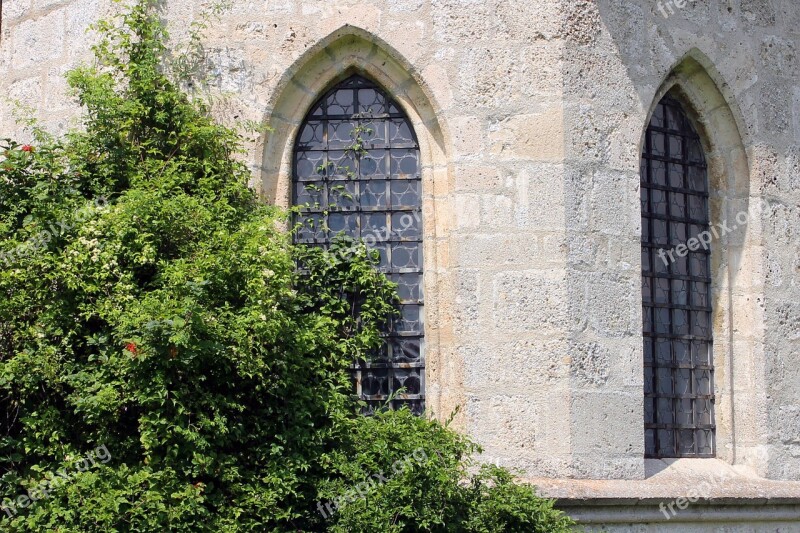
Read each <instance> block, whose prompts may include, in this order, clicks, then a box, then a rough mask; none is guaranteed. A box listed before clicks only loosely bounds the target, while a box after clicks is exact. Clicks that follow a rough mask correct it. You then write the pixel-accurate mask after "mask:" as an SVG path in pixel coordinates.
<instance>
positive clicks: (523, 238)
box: [0, 0, 800, 531]
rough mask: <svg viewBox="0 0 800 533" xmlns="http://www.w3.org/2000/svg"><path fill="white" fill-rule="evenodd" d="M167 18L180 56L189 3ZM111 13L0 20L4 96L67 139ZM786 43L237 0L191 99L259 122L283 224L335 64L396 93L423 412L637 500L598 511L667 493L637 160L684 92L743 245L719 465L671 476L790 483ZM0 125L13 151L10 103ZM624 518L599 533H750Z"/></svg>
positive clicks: (784, 35) (579, 1) (721, 405)
mask: <svg viewBox="0 0 800 533" xmlns="http://www.w3.org/2000/svg"><path fill="white" fill-rule="evenodd" d="M163 4H164V12H163V15H164V19H165V20H166V21H168V23H169V25H170V32H171V34H172V36H173V38H172V46H173V47H176V48H177V47H179V46H180V44H181V42H185V39H186V38H187V34H188V30H189V28H190V25H191V23H192V22H193V21H197V20H198V19H199V17H200V16H201V12H202V9H203V7H202V6H203V4H202V3H198V2H190V1H188V0H167V1H166V2H164V3H163ZM115 9H119V6H118V5H117V4H115V3H113V2H111V1H110V0H43V1H37V2H32V1H31V0H6V1H4V2H3V15H4V16H3V28H2V41H0V72H2V76H0V90H2V92H3V94H4V95H6V96H8V97H10V98H11V99H17V100H20V101H22V102H24V103H25V104H27V105H28V106H30V107H32V108H33V109H34V111H35V112H36V115H37V118H38V119H39V120H40V121H41V122H42V124H43V125H44V126H46V127H47V128H49V129H51V130H54V131H62V130H63V129H64V128H65V127H66V126H67V125H68V124H69V123H70V121H71V120H73V119H74V118H75V117H76V116H77V115H78V108H77V106H76V104H75V102H73V101H71V100H69V99H68V98H66V97H65V96H63V95H64V91H65V84H64V82H63V78H62V75H63V73H64V72H65V71H66V70H67V69H68V68H70V67H71V66H74V65H76V64H77V63H78V62H80V61H81V60H85V59H87V58H88V57H89V48H90V46H91V44H92V43H93V42H95V40H96V35H94V34H92V33H91V32H89V33H87V32H86V28H87V27H88V25H89V24H90V23H91V22H93V21H95V20H97V19H98V18H99V17H102V16H104V15H105V14H108V13H110V12H112V11H114V10H115ZM798 27H800V5H798V3H797V2H796V1H794V0H768V1H767V0H724V1H688V0H687V1H683V0H660V1H656V0H633V1H625V2H619V1H616V0H596V1H590V0H536V1H530V0H432V1H427V0H370V1H363V0H329V1H326V2H308V1H301V0H275V1H273V0H269V1H266V2H265V1H251V0H233V1H232V2H231V7H230V9H229V10H228V11H226V12H225V13H223V14H222V16H221V17H220V19H219V20H218V21H215V22H214V23H213V24H211V25H210V26H209V28H208V30H207V38H206V42H205V47H206V52H207V53H206V56H207V57H206V59H207V61H206V66H207V68H208V74H210V80H211V84H210V87H209V88H208V90H209V91H210V94H211V95H212V96H213V100H214V102H216V104H215V106H214V110H213V111H214V115H215V116H216V117H218V118H220V119H221V120H223V121H225V122H227V123H229V124H232V125H233V124H235V123H242V122H244V121H248V120H249V121H257V122H264V123H266V124H268V125H270V126H271V127H273V130H272V131H271V132H270V133H264V134H263V135H260V136H258V137H248V145H247V146H246V147H245V148H246V154H247V155H246V157H247V160H248V162H249V163H250V164H251V167H252V168H253V173H254V175H253V184H254V187H255V188H257V189H258V190H259V191H261V192H262V193H263V195H264V196H265V197H266V198H269V199H270V200H271V201H275V202H276V203H278V204H281V205H286V204H287V202H288V201H289V200H288V199H289V198H290V195H289V194H288V191H289V183H290V180H291V164H290V162H291V158H290V157H288V155H287V154H288V153H289V151H290V150H291V143H292V141H293V139H294V137H293V135H294V134H295V130H296V127H297V125H298V124H299V123H300V121H301V120H302V119H303V116H304V114H305V112H306V111H307V109H308V108H309V106H310V105H311V104H312V102H313V101H314V100H315V99H316V98H317V97H318V95H319V94H321V92H323V91H324V90H325V89H326V88H327V87H329V86H330V84H331V82H332V80H334V79H335V78H336V76H338V75H340V74H341V73H342V72H343V71H344V70H346V69H350V70H352V71H358V72H361V73H363V74H365V75H368V76H371V77H373V78H374V79H375V80H376V81H378V82H380V83H381V84H383V85H384V86H385V87H386V88H387V89H388V90H390V91H391V92H392V93H393V95H394V96H395V97H396V98H397V100H398V101H399V102H400V103H401V105H402V106H403V108H404V109H405V111H406V112H407V113H408V114H409V117H410V118H411V121H412V123H413V124H414V128H415V131H416V133H417V136H418V138H419V141H420V145H421V149H422V174H423V189H424V190H423V192H424V197H425V200H424V219H425V224H424V225H425V236H426V248H425V261H426V264H425V271H426V286H425V297H426V313H428V316H426V327H427V328H429V333H430V334H429V336H428V338H427V339H426V342H427V343H428V346H427V354H426V356H427V359H428V361H427V363H428V365H429V367H428V379H427V387H428V389H427V392H428V397H429V405H430V406H431V409H433V410H434V411H435V414H436V416H440V417H443V418H444V417H447V416H448V415H449V414H450V412H451V411H452V409H453V408H455V406H456V405H462V406H463V407H464V408H463V409H462V411H461V414H460V415H459V416H458V417H457V418H456V420H455V425H456V427H458V428H460V429H461V430H463V431H467V432H469V433H470V434H471V435H472V436H473V437H474V438H475V439H476V440H477V441H479V442H480V443H481V444H483V445H484V446H486V449H487V451H486V453H485V456H486V457H487V458H488V460H490V461H492V462H496V463H498V464H502V465H505V466H512V467H514V468H518V469H520V470H521V471H522V472H523V474H524V475H527V476H528V477H530V478H533V477H547V478H599V479H605V480H614V479H617V480H628V481H620V482H619V483H620V485H619V486H616V485H613V482H612V481H606V482H602V483H600V484H598V485H596V486H595V487H594V489H593V490H594V492H592V493H591V494H592V495H593V496H592V497H595V496H596V497H598V498H599V497H601V496H602V495H604V494H605V495H607V496H608V497H610V498H615V497H616V498H621V497H623V496H624V494H622V492H620V491H621V490H622V489H620V487H621V486H622V485H623V484H626V483H631V485H625V486H630V487H633V488H631V489H630V490H631V491H632V493H635V492H636V490H638V489H639V488H641V489H642V490H643V491H644V493H643V494H645V495H646V494H649V493H651V492H652V493H655V492H653V491H656V489H655V488H653V487H655V486H656V485H658V482H657V481H653V482H652V483H650V481H651V478H653V476H654V473H653V472H652V471H650V472H646V471H645V466H646V462H645V460H644V459H643V457H642V454H643V442H642V431H643V427H642V396H643V393H642V349H641V302H640V297H641V288H640V280H639V278H640V268H641V256H640V231H641V227H640V224H641V222H640V200H639V171H640V169H639V158H640V153H641V149H642V142H643V131H644V129H645V126H646V124H647V121H648V116H649V113H650V111H651V109H652V108H653V105H654V103H655V102H657V101H658V100H659V99H660V98H661V96H663V94H664V93H665V92H666V91H667V90H669V89H671V88H673V87H675V88H676V90H677V91H678V93H679V94H681V95H682V96H683V97H684V99H685V101H686V102H687V103H688V105H689V106H690V107H691V108H692V109H691V114H692V116H693V117H694V120H695V121H696V124H697V126H698V130H699V132H700V134H701V136H702V137H703V141H704V146H705V148H706V150H707V154H706V156H707V157H706V159H707V163H708V165H709V174H710V179H711V184H712V190H711V202H710V203H711V212H712V218H713V222H714V223H715V224H721V223H724V222H728V223H730V225H731V226H736V228H735V229H734V230H732V231H731V232H730V233H727V234H725V235H723V236H720V238H719V239H716V240H715V241H714V242H713V243H712V278H713V280H714V281H713V285H712V286H713V295H712V304H713V306H714V316H713V324H714V339H715V345H714V352H715V361H714V362H715V365H716V379H715V392H716V394H717V403H716V410H717V442H718V458H719V459H718V461H719V462H713V463H711V462H705V463H703V462H702V461H701V462H699V463H698V462H692V463H686V464H688V466H687V468H689V469H690V470H691V469H694V468H699V469H700V470H702V469H703V468H709V465H711V467H712V468H716V467H717V466H719V465H722V464H727V463H732V464H734V465H737V468H738V467H740V466H741V467H744V466H747V467H748V468H752V469H753V474H752V475H753V476H761V477H762V478H773V479H776V480H777V479H784V480H795V481H800V442H798V439H800V426H798V424H799V423H798V412H800V407H799V406H800V371H798V370H797V369H798V368H800V307H798V303H797V302H799V301H800V249H798V236H800V81H799V80H800V42H798V39H800V34H798V30H797V28H798ZM0 130H2V131H0V134H1V135H2V136H16V137H18V138H19V139H20V140H21V141H25V140H27V139H29V134H28V133H26V132H24V131H22V129H21V127H20V126H19V125H17V124H15V123H14V121H13V119H12V113H11V105H10V104H9V103H8V102H7V101H0ZM739 213H745V214H748V213H749V216H748V218H747V221H746V222H745V223H737V222H736V221H735V220H736V216H737V215H738V214H739ZM645 477H647V479H646V480H645V481H637V482H635V483H634V482H633V481H631V480H641V478H645ZM656 479H661V478H658V477H656ZM681 479H682V478H681V477H680V476H675V477H672V478H670V479H669V480H668V483H669V487H670V489H671V492H670V494H675V495H676V497H677V495H680V494H681V493H685V491H686V490H688V489H689V488H690V487H691V484H692V481H691V480H692V479H694V478H692V477H691V476H687V477H686V478H685V480H684V481H681ZM687 480H688V481H687ZM762 481H763V480H762ZM665 482H666V481H665ZM553 483H556V482H553ZM640 483H643V484H642V485H640ZM648 483H650V484H649V485H648ZM758 483H761V482H758ZM648 487H650V488H648ZM759 487H760V488H759V489H757V490H758V491H760V492H758V494H759V495H761V496H763V497H764V499H765V500H764V501H768V499H769V498H770V497H771V496H772V495H776V497H777V496H781V497H783V496H787V492H785V491H787V490H788V491H791V490H795V491H796V492H794V493H792V494H793V495H794V496H800V491H798V490H797V488H796V486H791V485H781V486H778V485H776V484H770V483H769V482H764V483H763V484H761V485H759ZM787 487H789V488H787ZM595 489H596V490H595ZM673 489H674V490H673ZM548 490H549V489H548ZM576 490H577V489H576ZM587 490H588V489H587ZM754 490H756V489H754ZM647 491H651V492H647ZM545 492H546V493H548V494H551V495H554V496H559V497H561V496H562V494H561V493H559V492H558V491H557V490H553V491H550V492H548V491H547V490H546V491H545ZM723 492H724V491H723ZM587 494H588V493H587ZM725 494H728V495H730V494H729V493H725ZM748 494H750V493H748ZM567 496H569V495H567ZM572 496H575V495H574V494H573V495H572ZM572 496H570V497H572ZM751 496H752V497H753V498H755V496H753V495H752V494H750V496H747V497H751ZM565 497H566V496H565ZM576 497H578V498H579V497H580V495H578V496H576ZM587 497H588V496H587ZM743 505H744V504H743ZM604 512H605V511H604ZM643 512H645V511H643ZM646 512H650V511H646ZM715 512H716V511H715ZM769 512H772V513H773V514H774V516H777V515H779V514H780V513H781V512H783V511H781V510H773V511H769ZM609 513H610V514H608V515H607V516H608V517H609V519H611V518H613V517H614V516H617V515H614V513H613V512H611V511H609ZM765 513H766V511H765ZM775 513H777V514H775ZM658 514H660V513H658V511H657V508H656V511H655V515H654V516H656V517H657V516H658ZM767 514H769V513H767ZM720 516H721V515H720ZM695 519H696V520H700V518H693V519H692V520H695ZM748 520H750V519H749V518H748ZM633 523H635V524H636V525H632V526H619V525H617V526H613V527H611V526H609V527H608V528H607V529H606V530H608V531H701V530H702V531H707V530H715V531H762V530H764V529H759V527H760V526H752V527H751V526H749V525H747V524H749V522H746V521H744V522H743V525H741V526H735V527H734V526H730V525H724V524H723V525H719V524H716V523H714V522H713V520H712V521H710V522H708V523H707V524H706V525H705V526H703V525H697V524H694V523H689V522H686V523H681V524H676V523H675V522H670V523H669V524H667V523H660V524H656V522H652V521H651V522H637V521H634V522H633ZM720 523H722V522H720ZM709 524H711V525H709ZM682 527H684V528H685V529H681V528H682ZM702 527H706V529H702ZM792 527H794V528H795V529H791V528H792ZM797 527H798V526H797V525H796V522H795V523H794V524H790V525H789V526H786V525H785V524H784V523H783V522H776V523H775V527H774V529H773V530H779V531H780V530H785V531H794V530H797ZM670 528H672V529H670ZM698 528H700V529H698ZM725 528H727V529H725ZM748 528H750V529H748ZM781 528H783V529H781ZM764 531H766V530H764Z"/></svg>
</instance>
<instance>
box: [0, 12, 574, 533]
mask: <svg viewBox="0 0 800 533" xmlns="http://www.w3.org/2000/svg"><path fill="white" fill-rule="evenodd" d="M100 29H101V30H102V31H103V32H104V34H105V36H106V37H105V39H104V40H103V42H102V43H101V44H100V45H99V46H97V47H96V50H95V51H96V54H97V58H98V66H96V67H91V68H90V67H85V68H81V69H78V70H75V71H73V72H71V73H70V75H69V83H70V85H71V87H72V88H73V89H74V92H75V95H76V97H77V99H78V100H79V102H80V103H81V104H82V105H83V106H84V108H85V111H86V115H85V116H86V121H85V125H84V128H83V129H82V130H81V131H75V132H72V133H70V134H68V135H66V136H64V137H62V138H50V137H48V136H47V135H46V134H44V133H43V132H41V131H39V130H36V131H35V138H36V142H35V144H34V145H25V146H20V145H19V144H17V143H15V142H13V141H11V140H7V141H5V143H4V145H3V146H2V149H3V150H4V156H5V157H4V159H3V161H2V163H0V234H1V235H2V238H0V254H2V255H0V263H3V265H2V269H0V402H1V403H2V407H3V410H4V412H5V415H6V418H5V419H4V420H3V421H2V427H0V431H1V432H2V433H1V434H0V469H1V470H0V481H2V497H3V498H4V502H3V503H4V505H5V507H4V508H3V510H2V513H0V518H1V519H2V526H3V530H7V531H42V530H54V531H136V532H151V531H152V532H161V531H193V532H194V531H214V532H216V531H259V532H260V531H288V530H293V531H322V530H327V529H330V530H334V531H372V530H387V531H502V530H507V531H565V530H566V529H567V528H568V527H569V520H568V519H566V518H564V517H563V516H562V515H560V513H558V512H555V511H553V510H552V507H551V504H550V503H549V502H547V501H544V500H541V499H539V498H537V497H536V496H535V495H534V493H533V491H532V489H530V488H528V487H525V486H518V485H514V484H513V483H512V480H511V477H510V476H509V474H508V473H506V472H504V471H502V470H498V469H489V470H484V471H482V472H481V473H479V474H477V475H473V476H470V475H469V473H468V472H467V471H466V465H467V458H468V456H469V455H470V454H471V453H472V452H473V451H474V450H475V447H474V445H472V444H471V443H470V442H469V441H468V440H467V439H465V438H464V437H461V436H459V435H457V434H456V433H454V432H452V431H450V430H448V429H447V428H445V427H443V426H442V425H441V424H439V423H437V422H433V421H428V420H425V419H423V418H418V417H414V416H412V415H411V414H410V413H408V412H407V411H400V412H382V413H378V414H377V415H376V416H374V417H370V418H366V417H360V416H358V415H357V414H356V413H357V412H358V406H357V405H356V403H355V401H354V400H353V399H352V398H351V397H350V387H351V385H350V382H349V378H348V375H347V373H346V368H347V366H348V365H349V364H350V362H352V360H353V359H354V358H355V357H364V356H365V354H366V353H368V352H370V351H371V350H373V349H374V348H375V347H376V346H378V344H379V343H380V336H379V331H380V328H381V327H382V325H383V322H384V321H385V320H386V317H387V316H389V314H390V313H391V312H392V309H393V304H394V302H395V298H396V296H395V292H394V287H393V285H392V284H391V283H389V282H388V281H387V280H386V278H384V277H383V276H382V275H380V274H378V273H377V271H376V270H375V269H374V268H373V266H372V265H373V262H374V260H375V257H374V256H373V255H372V254H371V253H369V252H368V251H367V250H366V249H365V248H363V247H355V248H352V249H350V251H349V253H347V254H343V253H342V254H340V253H328V252H323V251H320V250H314V249H308V248H303V247H295V246H293V245H292V244H291V241H290V237H289V235H288V233H287V232H286V231H285V229H284V228H285V227H286V220H287V218H286V217H285V215H284V214H283V213H281V212H279V211H278V210H277V209H275V208H274V207H270V206H267V205H264V204H262V203H260V202H259V201H258V199H257V198H256V197H255V195H254V194H253V192H252V191H251V190H250V189H249V188H248V186H247V182H248V180H249V179H250V173H249V171H248V169H247V167H246V165H244V164H243V163H242V162H240V161H239V159H237V154H238V146H239V141H240V139H239V137H238V136H237V134H236V133H235V132H233V131H232V130H230V129H228V128H225V127H223V126H220V125H218V124H216V123H214V122H213V121H212V120H211V119H210V118H209V117H208V113H207V109H206V108H205V107H204V106H203V105H202V104H201V103H199V102H196V101H193V100H191V99H189V98H188V97H187V96H186V95H185V94H184V93H182V92H181V91H180V90H179V89H177V88H176V86H175V85H174V84H173V83H171V82H170V80H169V78H168V77H167V76H166V75H165V74H164V72H163V64H164V63H163V58H164V56H165V52H166V50H165V47H164V45H163V41H164V38H165V35H164V30H163V28H162V27H161V25H160V23H159V22H158V19H157V17H156V16H155V14H154V7H153V3H152V2H151V1H144V0H143V1H141V2H139V3H137V4H135V5H134V6H133V7H132V8H131V9H130V10H129V11H128V12H126V13H125V15H124V16H123V18H122V24H120V25H118V26H117V25H114V24H112V23H102V24H101V25H100ZM412 450H413V451H416V452H417V453H416V456H413V455H412V457H415V458H416V457H419V458H420V460H419V461H416V460H415V462H408V461H406V462H404V463H403V465H407V468H404V469H398V473H397V474H396V475H394V476H393V477H392V478H391V479H387V481H386V482H385V483H383V484H381V485H379V486H377V487H375V489H374V493H369V494H367V497H366V498H363V499H353V501H352V502H350V503H346V502H344V501H340V502H339V503H340V504H341V505H340V508H339V509H338V512H336V513H333V514H332V515H331V516H326V517H324V516H323V515H322V514H321V513H319V512H318V509H317V507H318V506H317V505H316V504H317V502H318V501H323V500H325V501H327V500H328V499H335V498H340V495H339V492H340V491H346V490H348V487H349V486H350V485H351V484H355V485H357V484H358V483H359V482H361V481H363V478H364V477H365V476H367V475H369V473H371V472H374V473H377V472H378V470H380V469H383V470H386V471H388V468H391V466H392V465H393V464H394V463H395V462H396V461H397V460H398V459H403V458H405V457H406V456H407V455H408V454H409V453H411V451H412ZM423 455H424V458H423V457H422V456H423ZM465 481H466V484H463V483H464V482H465ZM362 488H363V487H362ZM26 500H27V501H26ZM323 508H324V507H323ZM326 514H327V513H326Z"/></svg>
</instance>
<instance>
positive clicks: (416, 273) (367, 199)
mask: <svg viewBox="0 0 800 533" xmlns="http://www.w3.org/2000/svg"><path fill="white" fill-rule="evenodd" d="M419 159H420V154H419V145H418V143H417V138H416V135H415V133H414V129H413V127H412V126H411V122H410V121H409V119H408V117H407V116H406V115H405V113H404V112H403V111H402V109H401V108H400V106H398V105H397V103H396V102H395V101H393V100H392V98H391V97H389V95H388V94H387V93H386V92H385V91H384V90H383V89H382V88H380V87H379V86H378V85H376V84H375V83H373V82H372V81H370V80H368V79H365V78H363V77H361V76H352V77H350V78H348V79H347V80H345V81H343V82H342V83H340V84H338V85H336V86H335V87H334V88H333V89H331V90H330V91H328V92H327V93H326V94H325V95H324V96H322V98H320V99H319V100H318V101H317V102H316V103H315V104H314V105H313V107H312V108H311V111H310V112H309V113H308V115H307V116H306V118H305V120H304V122H303V124H302V126H301V127H300V132H299V135H298V138H297V141H296V143H295V149H294V173H293V184H292V186H293V202H294V205H296V206H299V207H300V209H299V212H298V214H297V215H296V216H297V218H296V220H295V222H296V223H297V224H298V225H299V230H298V231H297V232H296V233H295V241H296V242H298V243H304V244H308V245H311V246H322V247H327V246H329V245H330V244H331V242H332V240H333V239H334V238H335V237H336V236H337V235H340V234H342V235H346V236H349V237H351V238H354V239H361V240H362V241H363V242H365V243H366V244H367V246H369V247H371V248H373V249H375V250H377V251H378V252H379V254H380V264H379V266H378V268H379V269H380V270H381V271H382V272H384V273H386V275H387V276H388V277H389V279H391V280H392V281H394V282H396V283H397V284H398V286H399V289H398V291H399V295H400V298H401V304H400V309H399V312H400V314H399V316H398V317H396V318H395V319H392V321H391V322H390V324H389V325H388V326H387V328H386V331H385V332H384V335H385V343H384V345H383V348H382V349H381V351H380V353H377V354H374V355H373V357H371V358H370V359H369V360H357V361H354V363H353V366H352V369H351V370H352V376H353V383H354V387H355V392H356V394H358V395H359V396H360V397H361V398H362V399H363V400H365V401H366V402H367V404H368V406H370V408H371V407H374V406H375V405H378V404H382V403H384V402H385V401H386V399H387V398H388V397H389V396H390V395H393V394H395V393H396V392H397V391H399V390H400V389H404V391H405V392H403V393H402V394H400V395H399V396H397V399H396V400H395V401H394V402H393V403H394V405H393V406H394V407H397V406H398V405H399V404H404V403H405V404H408V405H409V407H410V408H411V409H412V410H413V411H415V412H418V413H419V412H422V410H423V408H424V389H425V383H424V380H425V358H424V352H423V350H424V324H423V316H424V313H423V305H424V303H423V291H422V273H423V272H422V189H421V186H422V185H421V179H420V160H419Z"/></svg>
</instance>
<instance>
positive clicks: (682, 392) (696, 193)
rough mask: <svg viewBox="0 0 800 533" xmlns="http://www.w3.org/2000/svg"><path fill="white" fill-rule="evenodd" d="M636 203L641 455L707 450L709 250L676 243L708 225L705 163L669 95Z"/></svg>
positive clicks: (654, 124) (652, 127)
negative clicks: (641, 343) (639, 231)
mask: <svg viewBox="0 0 800 533" xmlns="http://www.w3.org/2000/svg"><path fill="white" fill-rule="evenodd" d="M641 207H642V310H643V336H644V388H645V390H644V393H645V394H644V396H645V400H644V402H645V403H644V419H645V426H644V427H645V455H646V456H647V457H656V458H660V457H714V454H715V442H714V441H715V423H714V367H713V357H712V327H711V293H710V291H711V274H710V258H711V255H710V251H709V249H705V248H703V247H700V248H699V249H696V250H694V251H687V253H686V254H683V253H681V254H678V253H677V250H676V247H677V246H678V245H680V244H684V245H685V244H686V243H687V241H688V239H690V238H692V237H695V238H696V237H698V236H699V235H701V234H702V233H703V232H705V231H709V229H710V227H709V224H710V220H709V218H710V217H709V207H708V170H707V166H706V161H705V157H704V155H703V149H702V146H701V144H700V139H699V136H698V135H697V132H696V131H695V129H694V127H693V126H692V124H691V122H690V121H689V119H688V117H687V115H686V113H685V112H684V111H683V109H682V107H681V104H680V103H679V102H678V101H677V100H674V99H672V98H670V97H666V98H664V100H662V101H661V102H660V103H659V104H658V107H657V108H656V110H655V112H654V113H653V117H652V119H651V121H650V124H649V126H648V128H647V135H646V144H645V149H644V153H643V154H642V162H641ZM706 235H708V234H706ZM706 240H708V239H706ZM680 251H681V252H683V249H681V250H680ZM669 252H672V254H671V255H670V253H669Z"/></svg>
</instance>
